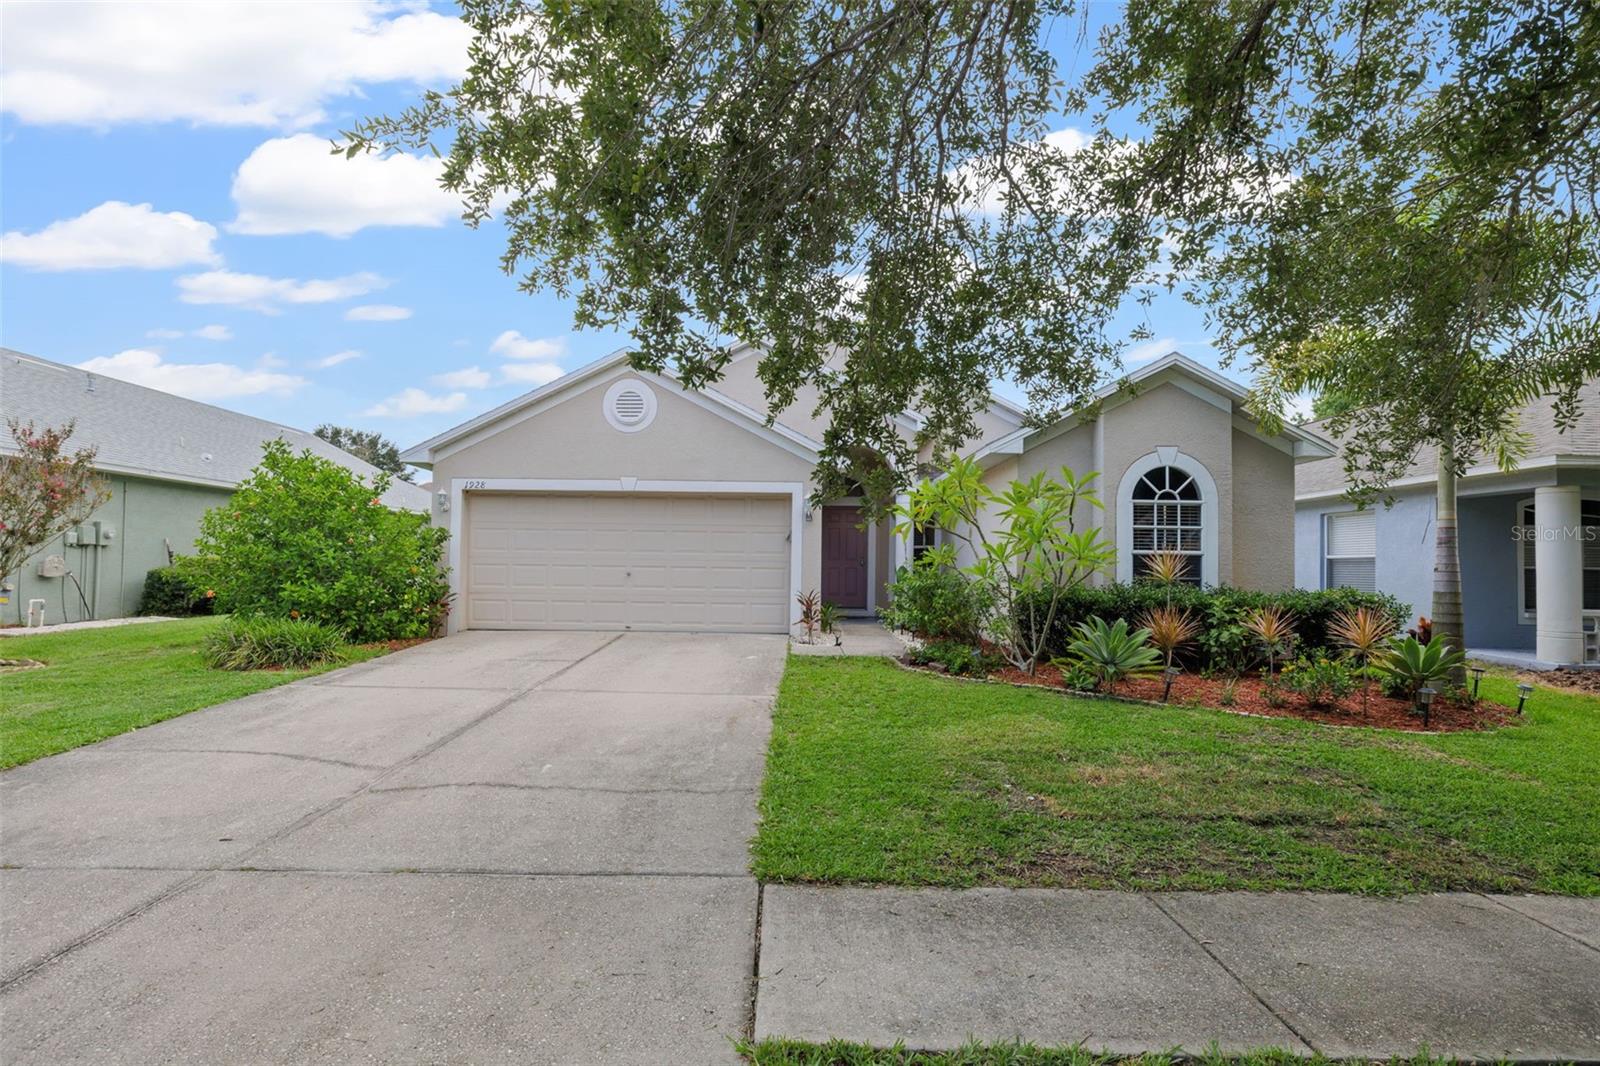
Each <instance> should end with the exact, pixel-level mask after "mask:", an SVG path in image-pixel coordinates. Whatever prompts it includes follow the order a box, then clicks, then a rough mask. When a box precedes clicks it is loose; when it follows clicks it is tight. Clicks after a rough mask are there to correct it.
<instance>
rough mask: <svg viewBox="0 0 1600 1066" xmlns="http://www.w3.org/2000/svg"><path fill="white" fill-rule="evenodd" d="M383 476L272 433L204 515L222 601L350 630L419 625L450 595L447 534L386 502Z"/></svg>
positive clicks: (416, 630) (364, 634) (409, 633)
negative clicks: (366, 474)
mask: <svg viewBox="0 0 1600 1066" xmlns="http://www.w3.org/2000/svg"><path fill="white" fill-rule="evenodd" d="M388 486H389V475H387V474H382V473H380V474H378V475H377V476H376V477H375V478H374V480H373V481H372V482H371V483H370V484H369V483H368V482H366V481H365V480H364V479H362V478H361V477H359V476H357V475H356V474H354V473H352V472H350V471H349V470H347V469H346V468H345V467H342V466H340V465H339V464H338V463H335V462H333V461H331V460H329V459H323V458H321V457H320V456H318V455H316V454H315V453H313V452H311V451H310V450H307V451H304V452H301V453H299V454H298V455H297V454H295V453H294V452H293V451H292V450H291V449H290V448H289V446H288V445H287V444H285V443H284V442H283V441H278V440H274V441H269V442H268V443H267V445H266V449H265V452H264V454H263V456H262V459H261V465H260V466H258V467H256V469H255V470H254V471H253V472H252V473H251V475H250V476H249V477H248V478H246V479H245V480H244V481H243V482H242V483H241V484H240V485H239V489H238V491H237V492H235V493H234V494H233V498H232V499H231V500H229V501H228V503H226V504H225V505H223V506H222V507H217V508H214V509H212V510H210V511H208V512H206V515H205V517H204V518H202V519H201V521H200V529H201V536H200V541H199V543H198V544H197V550H198V551H199V553H200V554H201V556H202V558H204V559H205V560H206V562H205V571H206V574H207V579H208V580H209V581H210V582H211V583H212V584H213V585H214V587H215V588H216V590H217V598H218V600H219V601H220V603H219V610H227V611H232V612H234V613H236V614H240V615H252V616H254V615H260V616H264V617H270V618H299V619H303V620H305V621H309V622H319V623H322V624H324V625H328V626H332V627H333V628H335V629H337V630H339V631H340V632H343V633H345V634H347V635H348V636H349V638H350V639H351V640H356V641H374V640H392V639H398V638H405V637H422V636H427V635H428V634H429V633H430V632H432V631H433V630H434V629H435V628H436V627H437V626H438V625H439V624H440V623H442V622H443V620H444V613H445V610H446V605H447V603H448V592H447V585H446V582H445V575H444V571H443V570H442V568H441V567H440V565H439V556H440V551H441V550H442V549H443V547H444V542H445V541H446V540H447V539H448V537H449V534H448V533H447V532H446V531H445V530H442V529H434V528H432V527H431V526H430V525H429V524H428V516H427V515H425V514H420V513H416V512H411V511H395V510H391V509H390V508H388V507H385V506H384V505H383V504H382V503H381V502H380V500H379V496H381V495H382V493H383V492H384V490H385V489H387V488H388Z"/></svg>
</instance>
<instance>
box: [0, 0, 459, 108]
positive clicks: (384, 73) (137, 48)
mask: <svg viewBox="0 0 1600 1066" xmlns="http://www.w3.org/2000/svg"><path fill="white" fill-rule="evenodd" d="M5 20H6V27H5V29H6V33H5V42H4V52H3V56H0V100H3V101H4V104H3V106H4V108H5V109H6V110H7V111H9V112H11V113H12V114H14V115H16V116H17V117H18V118H20V119H21V120H22V121H24V122H32V123H65V124H72V125H81V126H107V125H110V124H112V123H117V122H169V121H183V122H190V123H195V124H214V125H232V126H238V125H249V126H276V127H290V128H295V127H304V126H307V125H310V124H312V123H315V122H319V121H321V120H322V119H323V118H324V117H325V114H324V111H323V106H322V105H323V103H324V102H325V101H327V100H330V99H333V98H338V97H350V96H359V94H360V88H361V86H362V85H364V84H373V83H381V82H410V83H414V84H436V83H439V82H444V81H450V80H453V79H455V78H458V77H460V75H461V74H462V73H464V71H465V70H466V58H467V56H466V50H467V43H468V41H470V40H471V36H472V34H471V30H470V29H469V27H467V25H466V24H465V23H463V22H462V21H461V20H459V19H456V18H451V17H450V16H448V15H445V14H441V13H439V12H434V11H429V10H426V9H423V8H422V7H421V6H420V5H416V4H412V3H393V2H386V0H362V2H341V0H317V2H309V0H308V2H300V3H292V4H289V3H281V2H278V0H212V2H205V3H171V2H161V0H119V2H117V3H114V4H108V3H96V2H67V0H55V2H52V3H15V4H7V5H6V11H5Z"/></svg>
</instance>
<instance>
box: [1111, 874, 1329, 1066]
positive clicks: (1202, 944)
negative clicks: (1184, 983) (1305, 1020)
mask: <svg viewBox="0 0 1600 1066" xmlns="http://www.w3.org/2000/svg"><path fill="white" fill-rule="evenodd" d="M1141 895H1143V896H1144V898H1145V899H1147V900H1149V901H1150V905H1151V906H1152V907H1154V908H1155V909H1156V910H1158V911H1160V912H1161V913H1162V914H1164V915H1166V917H1167V920H1168V921H1170V922H1171V923H1172V924H1173V925H1175V926H1177V927H1178V929H1179V931H1181V932H1182V933H1183V935H1184V936H1186V937H1188V938H1189V939H1190V940H1191V941H1193V942H1194V946H1195V947H1197V948H1199V949H1200V950H1201V951H1203V952H1205V953H1206V955H1207V957H1208V958H1210V959H1211V961H1212V962H1214V963H1216V964H1217V965H1218V966H1219V967H1221V969H1222V972H1223V973H1225V974H1227V975H1228V976H1229V977H1231V978H1233V980H1234V981H1235V982H1236V983H1237V984H1238V986H1239V987H1240V988H1242V989H1244V990H1245V992H1246V994H1248V995H1249V996H1250V998H1251V999H1253V1000H1255V1001H1256V1002H1257V1003H1259V1004H1261V1007H1262V1009H1263V1010H1265V1011H1266V1012H1267V1013H1268V1014H1270V1015H1272V1016H1273V1017H1274V1018H1276V1019H1277V1021H1278V1024H1279V1025H1281V1026H1283V1027H1284V1028H1285V1029H1287V1030H1289V1032H1291V1033H1293V1034H1294V1038H1295V1039H1296V1040H1298V1041H1300V1043H1301V1044H1303V1045H1305V1046H1306V1047H1307V1048H1309V1049H1311V1052H1312V1053H1313V1054H1316V1055H1321V1054H1322V1053H1323V1052H1322V1049H1321V1048H1319V1047H1317V1045H1315V1044H1313V1043H1312V1042H1311V1038H1310V1037H1308V1036H1307V1035H1306V1034H1305V1033H1302V1032H1301V1031H1300V1030H1299V1028H1298V1027H1296V1026H1295V1024H1294V1023H1293V1022H1291V1021H1290V1020H1289V1019H1288V1018H1287V1017H1285V1016H1284V1014H1283V1012H1282V1011H1280V1010H1278V1008H1277V1007H1275V1006H1273V1005H1272V1003H1271V1002H1270V1001H1268V1000H1267V998H1266V997H1265V996H1263V995H1262V994H1261V993H1259V992H1257V991H1256V990H1255V989H1254V988H1252V987H1250V984H1249V982H1247V981H1246V980H1245V979H1244V978H1243V977H1242V976H1241V975H1240V974H1238V973H1236V972H1235V971H1234V969H1233V967H1231V966H1229V965H1228V964H1227V963H1225V962H1223V961H1222V956H1220V955H1218V954H1217V953H1216V952H1215V951H1213V950H1212V949H1211V945H1210V944H1209V943H1208V942H1207V941H1204V940H1201V939H1200V938H1199V937H1198V936H1195V934H1194V933H1192V932H1191V931H1190V930H1189V927H1188V926H1186V925H1184V924H1183V923H1182V922H1180V921H1179V920H1178V917H1177V915H1175V914H1173V913H1172V912H1171V911H1169V910H1167V908H1165V907H1163V906H1162V905H1161V901H1160V900H1159V899H1157V898H1156V897H1155V896H1153V895H1150V894H1149V893H1141Z"/></svg>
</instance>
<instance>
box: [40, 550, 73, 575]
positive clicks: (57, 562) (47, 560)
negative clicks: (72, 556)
mask: <svg viewBox="0 0 1600 1066" xmlns="http://www.w3.org/2000/svg"><path fill="white" fill-rule="evenodd" d="M39 576H40V577H66V576H67V560H66V559H65V558H63V557H62V556H59V555H46V556H45V557H44V558H43V559H40V560H39Z"/></svg>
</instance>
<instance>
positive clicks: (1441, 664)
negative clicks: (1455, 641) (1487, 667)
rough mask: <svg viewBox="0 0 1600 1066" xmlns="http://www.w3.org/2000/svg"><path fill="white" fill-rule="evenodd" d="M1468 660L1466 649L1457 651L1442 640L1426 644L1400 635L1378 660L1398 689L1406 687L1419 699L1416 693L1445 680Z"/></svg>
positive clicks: (1391, 642)
mask: <svg viewBox="0 0 1600 1066" xmlns="http://www.w3.org/2000/svg"><path fill="white" fill-rule="evenodd" d="M1466 661H1467V656H1466V653H1465V652H1460V651H1456V650H1455V649H1454V648H1452V647H1451V646H1450V645H1448V644H1446V643H1445V642H1444V641H1442V640H1430V641H1429V642H1428V643H1426V644H1424V643H1422V642H1421V641H1419V640H1418V639H1417V638H1416V637H1397V638H1396V639H1394V640H1392V641H1390V643H1389V648H1388V651H1387V652H1386V653H1385V654H1384V655H1383V657H1382V658H1381V659H1379V660H1378V669H1379V670H1381V671H1383V674H1384V676H1385V677H1387V678H1388V679H1389V681H1390V682H1391V683H1392V684H1393V685H1394V686H1395V687H1396V688H1402V689H1405V691H1407V692H1408V693H1410V694H1411V698H1412V699H1416V697H1417V693H1419V692H1421V691H1422V690H1423V689H1424V688H1426V687H1428V686H1429V685H1432V684H1433V683H1434V682H1436V681H1443V680H1444V679H1445V678H1447V677H1449V676H1450V671H1452V670H1454V669H1456V668H1457V667H1459V666H1461V665H1462V664H1463V663H1464V662H1466Z"/></svg>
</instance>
